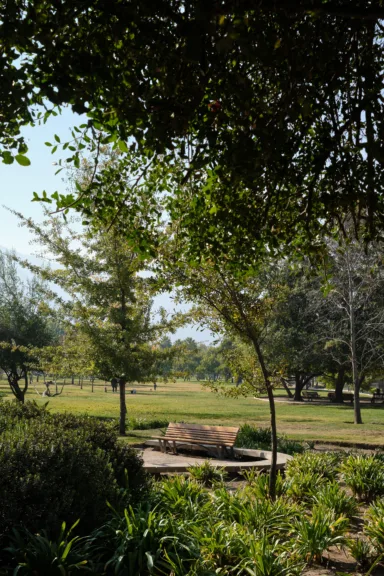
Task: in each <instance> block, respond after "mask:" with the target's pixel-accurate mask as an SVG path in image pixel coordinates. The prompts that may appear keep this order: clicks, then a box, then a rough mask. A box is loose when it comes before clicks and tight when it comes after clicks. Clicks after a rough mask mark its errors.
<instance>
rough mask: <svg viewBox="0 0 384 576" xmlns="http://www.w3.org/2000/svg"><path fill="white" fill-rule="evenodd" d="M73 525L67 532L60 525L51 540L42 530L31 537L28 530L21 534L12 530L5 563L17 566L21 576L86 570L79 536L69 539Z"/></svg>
mask: <svg viewBox="0 0 384 576" xmlns="http://www.w3.org/2000/svg"><path fill="white" fill-rule="evenodd" d="M76 524H77V523H76ZM76 524H74V525H73V526H72V528H70V529H69V530H66V524H65V522H63V524H62V526H61V531H60V534H59V536H58V538H57V540H51V539H50V538H49V537H48V535H47V534H46V532H45V531H43V532H42V533H41V534H31V532H29V531H28V530H24V531H23V532H21V533H20V532H18V531H17V530H14V533H13V536H12V537H11V544H10V546H9V547H8V548H7V549H6V552H8V554H9V556H10V559H9V561H8V563H9V564H11V566H14V565H15V564H16V565H17V574H20V576H29V575H35V574H49V575H50V576H67V575H68V576H69V575H70V574H73V572H74V571H75V570H76V571H78V570H82V569H87V570H88V566H87V564H88V559H87V558H86V553H85V550H84V547H83V545H82V544H83V543H82V542H81V541H80V539H79V537H78V536H72V531H73V529H74V528H75V527H76ZM70 537H71V538H70ZM14 573H15V574H16V571H15V572H14Z"/></svg>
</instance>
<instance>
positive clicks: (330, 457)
mask: <svg viewBox="0 0 384 576" xmlns="http://www.w3.org/2000/svg"><path fill="white" fill-rule="evenodd" d="M339 466H340V456H339V455H338V454H335V453H333V452H325V453H321V454H317V453H315V452H305V453H304V454H297V455H296V456H295V457H294V458H292V460H290V461H289V462H288V463H287V467H286V475H287V478H291V477H292V476H294V475H296V474H297V473H299V474H306V473H308V474H316V476H322V477H323V478H325V479H326V480H335V479H336V477H337V474H338V472H339Z"/></svg>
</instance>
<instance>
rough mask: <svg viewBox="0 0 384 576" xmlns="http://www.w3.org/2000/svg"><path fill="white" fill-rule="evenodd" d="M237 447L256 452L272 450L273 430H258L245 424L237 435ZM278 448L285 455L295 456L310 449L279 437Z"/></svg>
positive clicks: (299, 443) (295, 441)
mask: <svg viewBox="0 0 384 576" xmlns="http://www.w3.org/2000/svg"><path fill="white" fill-rule="evenodd" d="M236 446H237V447H239V448H250V449H254V450H271V429H270V428H256V426H252V425H251V424H243V425H242V426H241V427H240V430H239V433H238V435H237V439H236ZM277 448H278V450H279V451H280V452H283V453H284V454H290V455H293V454H301V453H303V452H305V451H306V450H307V449H308V445H307V444H303V443H301V442H298V441H297V440H289V439H288V438H286V437H285V436H279V438H278V439H277Z"/></svg>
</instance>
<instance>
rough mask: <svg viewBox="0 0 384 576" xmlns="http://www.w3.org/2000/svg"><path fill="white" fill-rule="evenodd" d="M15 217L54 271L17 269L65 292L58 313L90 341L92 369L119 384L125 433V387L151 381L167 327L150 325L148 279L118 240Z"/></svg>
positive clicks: (162, 323) (50, 221)
mask: <svg viewBox="0 0 384 576" xmlns="http://www.w3.org/2000/svg"><path fill="white" fill-rule="evenodd" d="M18 216H19V218H20V220H21V222H22V224H24V225H26V226H28V228H29V229H30V230H31V231H32V232H33V233H34V234H35V236H36V237H37V241H38V242H39V243H40V244H41V246H43V247H44V248H45V249H46V250H47V251H48V252H49V253H50V255H51V259H52V258H54V259H55V262H56V265H57V266H58V267H57V268H52V269H49V270H47V269H46V268H41V267H38V266H33V265H31V264H30V263H29V262H25V261H23V262H22V264H23V265H24V266H27V267H29V268H30V269H31V270H32V271H34V272H35V273H37V274H40V275H41V276H42V277H44V278H46V279H48V280H49V281H50V282H53V283H54V284H56V285H57V286H60V287H61V288H62V289H63V290H65V291H66V292H67V294H68V295H69V296H70V298H71V299H70V300H69V301H63V300H61V310H62V312H63V314H65V316H66V318H67V321H68V322H70V323H74V324H75V326H76V330H78V331H79V333H80V334H81V333H82V334H84V335H85V337H86V338H87V339H88V340H89V342H90V345H91V347H92V350H93V354H94V356H93V361H94V364H95V370H96V371H97V373H98V374H100V375H102V376H103V377H104V378H106V379H107V378H108V379H110V378H112V377H118V378H119V380H120V433H121V434H125V418H126V401H125V387H126V383H127V382H131V383H132V382H136V381H141V380H143V379H146V378H149V377H152V367H153V365H154V364H155V363H156V361H157V359H158V357H159V353H160V352H159V350H158V348H157V346H155V344H156V343H157V340H158V338H160V337H161V336H162V335H163V334H164V332H167V331H169V328H170V324H169V322H168V321H167V320H166V318H165V317H164V315H163V316H162V317H161V320H160V322H159V323H157V324H155V323H154V322H153V321H152V314H151V306H152V294H153V291H152V288H151V287H152V284H153V279H152V278H151V277H150V276H149V277H148V276H147V277H145V276H143V274H142V273H143V270H144V268H143V262H142V260H140V258H139V257H138V256H137V254H136V253H135V252H134V251H133V250H132V249H131V247H130V246H129V243H128V242H127V241H126V240H125V239H124V238H122V237H121V236H117V235H116V234H113V233H111V234H108V233H103V232H100V231H99V232H95V231H93V230H90V229H85V230H84V231H83V232H80V233H75V232H74V231H73V230H72V229H71V228H70V226H69V225H66V224H65V223H64V222H62V221H60V220H59V219H57V218H53V219H52V218H51V219H48V220H47V221H46V222H44V223H43V224H42V225H41V226H39V225H37V224H35V223H34V222H33V221H32V220H30V219H26V218H23V216H22V215H21V214H18Z"/></svg>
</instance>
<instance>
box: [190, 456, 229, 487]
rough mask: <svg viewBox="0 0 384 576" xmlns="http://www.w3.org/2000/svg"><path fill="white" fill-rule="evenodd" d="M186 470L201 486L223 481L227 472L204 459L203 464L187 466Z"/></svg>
mask: <svg viewBox="0 0 384 576" xmlns="http://www.w3.org/2000/svg"><path fill="white" fill-rule="evenodd" d="M188 472H189V473H190V475H191V476H192V478H194V479H195V480H196V481H197V482H200V484H202V485H203V486H207V487H210V486H213V485H214V484H215V483H217V482H223V480H224V479H225V478H226V476H227V473H226V471H225V469H224V468H218V467H217V466H213V465H212V464H211V462H210V461H209V460H205V462H203V464H195V465H194V466H191V467H190V468H188Z"/></svg>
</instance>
